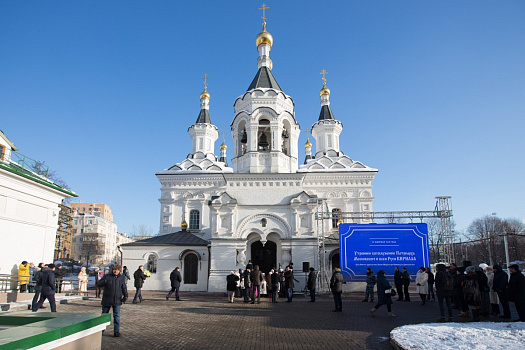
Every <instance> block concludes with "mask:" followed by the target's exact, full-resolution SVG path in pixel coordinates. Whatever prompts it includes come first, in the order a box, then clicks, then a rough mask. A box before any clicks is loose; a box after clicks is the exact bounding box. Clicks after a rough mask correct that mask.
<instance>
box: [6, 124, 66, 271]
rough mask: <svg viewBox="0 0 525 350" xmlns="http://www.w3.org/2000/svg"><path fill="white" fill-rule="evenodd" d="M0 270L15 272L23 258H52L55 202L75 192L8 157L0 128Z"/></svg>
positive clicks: (10, 146)
mask: <svg viewBox="0 0 525 350" xmlns="http://www.w3.org/2000/svg"><path fill="white" fill-rule="evenodd" d="M0 145H2V147H3V148H4V147H5V149H4V152H3V155H4V156H3V159H0V238H1V241H2V253H1V254H0V274H14V275H17V274H18V265H20V263H21V262H22V261H23V260H26V261H28V262H34V263H35V265H37V264H38V263H40V262H44V263H51V262H53V255H54V249H55V238H56V232H57V228H58V213H59V212H60V208H59V204H61V203H62V200H63V199H64V198H70V197H74V196H76V195H75V194H74V193H73V192H71V191H68V190H66V189H63V188H61V187H60V186H57V185H55V184H54V183H53V182H52V181H50V180H48V179H46V178H45V177H43V176H40V175H38V174H36V173H34V172H32V171H30V170H27V169H24V168H22V167H20V166H18V164H17V163H14V162H12V161H11V156H12V153H11V151H12V150H16V148H14V145H13V144H12V143H11V142H10V141H9V140H8V139H7V137H5V135H4V134H3V133H1V132H0Z"/></svg>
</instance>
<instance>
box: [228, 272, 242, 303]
mask: <svg viewBox="0 0 525 350" xmlns="http://www.w3.org/2000/svg"><path fill="white" fill-rule="evenodd" d="M237 281H239V276H237V275H236V274H235V271H232V272H230V274H229V275H228V276H226V291H227V292H228V302H229V303H233V300H234V299H235V290H236V289H237Z"/></svg>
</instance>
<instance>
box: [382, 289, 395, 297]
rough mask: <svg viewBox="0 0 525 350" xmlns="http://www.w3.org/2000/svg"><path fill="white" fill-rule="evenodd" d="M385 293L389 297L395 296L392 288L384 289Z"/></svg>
mask: <svg viewBox="0 0 525 350" xmlns="http://www.w3.org/2000/svg"><path fill="white" fill-rule="evenodd" d="M385 295H390V296H391V297H395V296H396V290H395V289H394V288H389V289H385Z"/></svg>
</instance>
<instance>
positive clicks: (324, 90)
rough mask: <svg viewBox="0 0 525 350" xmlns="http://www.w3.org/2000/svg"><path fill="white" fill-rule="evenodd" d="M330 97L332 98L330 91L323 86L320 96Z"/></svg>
mask: <svg viewBox="0 0 525 350" xmlns="http://www.w3.org/2000/svg"><path fill="white" fill-rule="evenodd" d="M323 95H328V96H330V89H329V88H327V87H326V85H323V88H322V89H321V91H320V92H319V96H323Z"/></svg>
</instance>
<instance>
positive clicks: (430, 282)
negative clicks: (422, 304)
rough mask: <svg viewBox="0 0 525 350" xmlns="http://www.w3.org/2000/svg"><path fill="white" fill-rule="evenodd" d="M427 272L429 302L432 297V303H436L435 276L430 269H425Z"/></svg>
mask: <svg viewBox="0 0 525 350" xmlns="http://www.w3.org/2000/svg"><path fill="white" fill-rule="evenodd" d="M425 272H426V273H427V275H428V280H427V283H428V295H427V300H430V296H431V295H432V301H436V295H435V294H434V282H435V277H434V274H433V273H432V271H430V269H429V268H428V267H427V268H426V269H425Z"/></svg>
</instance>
